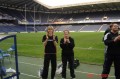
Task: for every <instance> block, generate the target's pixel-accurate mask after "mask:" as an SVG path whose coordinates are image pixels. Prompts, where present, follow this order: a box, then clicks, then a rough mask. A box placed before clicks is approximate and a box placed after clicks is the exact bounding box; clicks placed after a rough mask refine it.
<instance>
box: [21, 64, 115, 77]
mask: <svg viewBox="0 0 120 79" xmlns="http://www.w3.org/2000/svg"><path fill="white" fill-rule="evenodd" d="M19 63H22V64H27V65H32V66H38V67H40V66H43V65H37V64H31V63H25V62H19ZM67 70H69V69H67ZM75 72H77V73H82V74H92V75H98V76H100V75H101V74H96V73H90V72H83V71H77V70H75ZM109 77H115V76H110V75H109Z"/></svg>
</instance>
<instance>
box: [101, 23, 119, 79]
mask: <svg viewBox="0 0 120 79" xmlns="http://www.w3.org/2000/svg"><path fill="white" fill-rule="evenodd" d="M110 29H111V31H110V32H109V33H107V34H106V35H105V36H104V43H105V45H106V46H107V49H106V56H105V60H104V65H103V71H102V75H101V76H102V79H107V78H108V75H109V72H110V67H111V65H112V63H113V62H114V68H115V77H116V79H120V35H119V34H118V31H119V26H118V24H116V23H113V24H112V25H110Z"/></svg>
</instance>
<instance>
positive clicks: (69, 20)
mask: <svg viewBox="0 0 120 79" xmlns="http://www.w3.org/2000/svg"><path fill="white" fill-rule="evenodd" d="M6 2H7V1H6ZM16 5H17V4H16ZM110 5H111V4H110ZM115 5H116V4H115ZM116 6H117V5H116ZM22 7H23V9H22V10H18V9H11V8H6V7H0V33H2V32H5V33H8V32H37V31H45V29H46V27H47V26H48V25H53V26H54V28H55V31H63V30H64V29H68V30H70V31H93V32H96V31H105V30H106V28H107V27H108V24H110V23H111V22H118V23H119V22H120V10H119V9H116V10H114V9H113V10H112V9H110V10H107V9H106V10H105V11H104V10H103V11H97V10H96V11H93V12H90V11H87V10H86V11H83V12H74V11H73V12H72V11H70V10H69V11H68V12H66V13H65V12H59V10H56V12H54V11H53V12H52V10H51V11H50V10H49V9H46V8H45V7H43V6H41V11H33V8H32V11H29V10H25V4H23V5H22ZM27 7H29V6H27ZM96 7H97V6H96ZM97 8H99V7H97ZM111 8H113V7H111ZM37 9H39V8H36V10H37ZM72 9H73V8H72ZM83 9H84V8H83ZM43 10H45V11H43ZM47 11H50V12H47ZM57 11H58V12H57ZM62 11H63V10H62ZM11 20H12V21H11ZM16 20H17V21H18V23H16V24H15V22H14V21H16Z"/></svg>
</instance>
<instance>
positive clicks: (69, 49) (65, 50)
mask: <svg viewBox="0 0 120 79" xmlns="http://www.w3.org/2000/svg"><path fill="white" fill-rule="evenodd" d="M69 40H70V43H66V44H64V38H62V39H61V41H60V47H61V48H62V55H67V56H68V55H74V51H73V48H74V47H75V44H74V39H73V38H71V37H69Z"/></svg>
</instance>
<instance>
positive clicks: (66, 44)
mask: <svg viewBox="0 0 120 79" xmlns="http://www.w3.org/2000/svg"><path fill="white" fill-rule="evenodd" d="M69 34H70V32H69V30H64V38H62V39H61V41H60V47H61V48H62V55H61V56H62V65H63V66H62V79H65V78H66V66H67V62H69V67H70V75H71V78H72V79H75V73H74V51H73V48H74V47H75V44H74V39H73V38H72V37H70V36H69Z"/></svg>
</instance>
